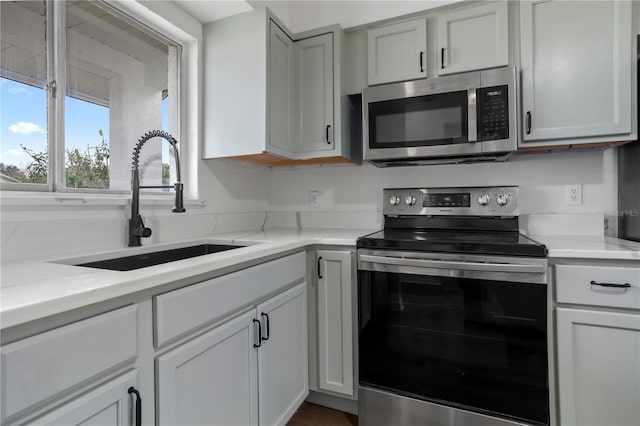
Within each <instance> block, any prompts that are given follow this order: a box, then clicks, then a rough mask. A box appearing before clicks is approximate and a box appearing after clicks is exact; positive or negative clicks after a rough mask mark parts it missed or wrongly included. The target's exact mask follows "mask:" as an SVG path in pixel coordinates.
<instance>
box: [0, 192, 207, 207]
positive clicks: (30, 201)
mask: <svg viewBox="0 0 640 426" xmlns="http://www.w3.org/2000/svg"><path fill="white" fill-rule="evenodd" d="M173 203H174V199H173V196H171V195H166V196H157V195H155V196H154V195H147V196H145V195H141V196H140V205H141V206H151V207H153V206H172V205H173ZM130 204H131V195H128V194H127V195H124V194H123V195H118V194H102V195H95V194H70V193H39V194H34V193H33V192H23V193H20V192H8V191H2V192H1V193H0V205H2V206H3V207H9V206H12V207H23V206H45V207H46V206H81V205H86V206H128V205H130ZM206 204H207V201H206V200H185V201H184V205H185V206H191V207H204V206H205V205H206Z"/></svg>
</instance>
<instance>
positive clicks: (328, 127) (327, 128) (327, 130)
mask: <svg viewBox="0 0 640 426" xmlns="http://www.w3.org/2000/svg"><path fill="white" fill-rule="evenodd" d="M329 130H331V125H330V124H327V127H326V130H325V131H326V134H325V139H326V141H327V143H328V144H331V141H330V140H329Z"/></svg>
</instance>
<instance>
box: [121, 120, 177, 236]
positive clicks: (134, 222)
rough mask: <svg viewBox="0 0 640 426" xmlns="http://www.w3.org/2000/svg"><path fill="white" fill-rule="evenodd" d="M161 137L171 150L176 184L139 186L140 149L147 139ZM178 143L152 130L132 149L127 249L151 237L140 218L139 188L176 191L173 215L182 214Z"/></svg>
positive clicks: (167, 134) (170, 137)
mask: <svg viewBox="0 0 640 426" xmlns="http://www.w3.org/2000/svg"><path fill="white" fill-rule="evenodd" d="M155 137H161V138H164V139H165V140H166V141H167V142H169V144H170V145H171V147H172V148H173V149H170V151H173V155H174V157H175V160H176V178H177V179H176V183H175V184H173V186H171V185H168V186H166V185H158V186H140V174H139V171H138V165H139V162H140V149H141V148H142V145H144V144H145V142H147V141H148V140H149V139H151V138H155ZM177 145H178V141H177V140H176V139H175V138H174V137H173V136H171V135H170V134H169V133H167V132H163V131H162V130H152V131H150V132H147V133H145V134H144V135H143V136H142V137H141V138H140V139H138V143H137V144H136V146H135V148H133V163H132V165H133V167H132V169H131V218H130V219H129V247H138V246H141V245H142V243H141V240H140V239H141V238H142V237H144V238H147V237H149V236H150V235H151V229H150V228H146V227H145V226H144V222H143V221H142V216H140V188H174V189H175V191H176V199H175V204H174V206H173V208H172V209H171V211H172V212H174V213H184V212H185V209H184V204H183V200H182V186H183V185H182V182H181V181H180V158H179V156H178V147H177Z"/></svg>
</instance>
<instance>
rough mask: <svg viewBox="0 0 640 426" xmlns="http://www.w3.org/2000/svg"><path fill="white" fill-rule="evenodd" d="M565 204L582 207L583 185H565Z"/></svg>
mask: <svg viewBox="0 0 640 426" xmlns="http://www.w3.org/2000/svg"><path fill="white" fill-rule="evenodd" d="M564 191H565V192H564V202H565V204H566V205H567V206H581V205H582V184H579V183H578V184H575V185H565V187H564Z"/></svg>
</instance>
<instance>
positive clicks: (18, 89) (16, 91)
mask: <svg viewBox="0 0 640 426" xmlns="http://www.w3.org/2000/svg"><path fill="white" fill-rule="evenodd" d="M7 91H8V92H9V93H11V94H12V95H18V94H20V93H26V94H27V95H29V96H31V91H29V90H27V89H25V88H24V87H20V86H11V87H9V88H8V89H7Z"/></svg>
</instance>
